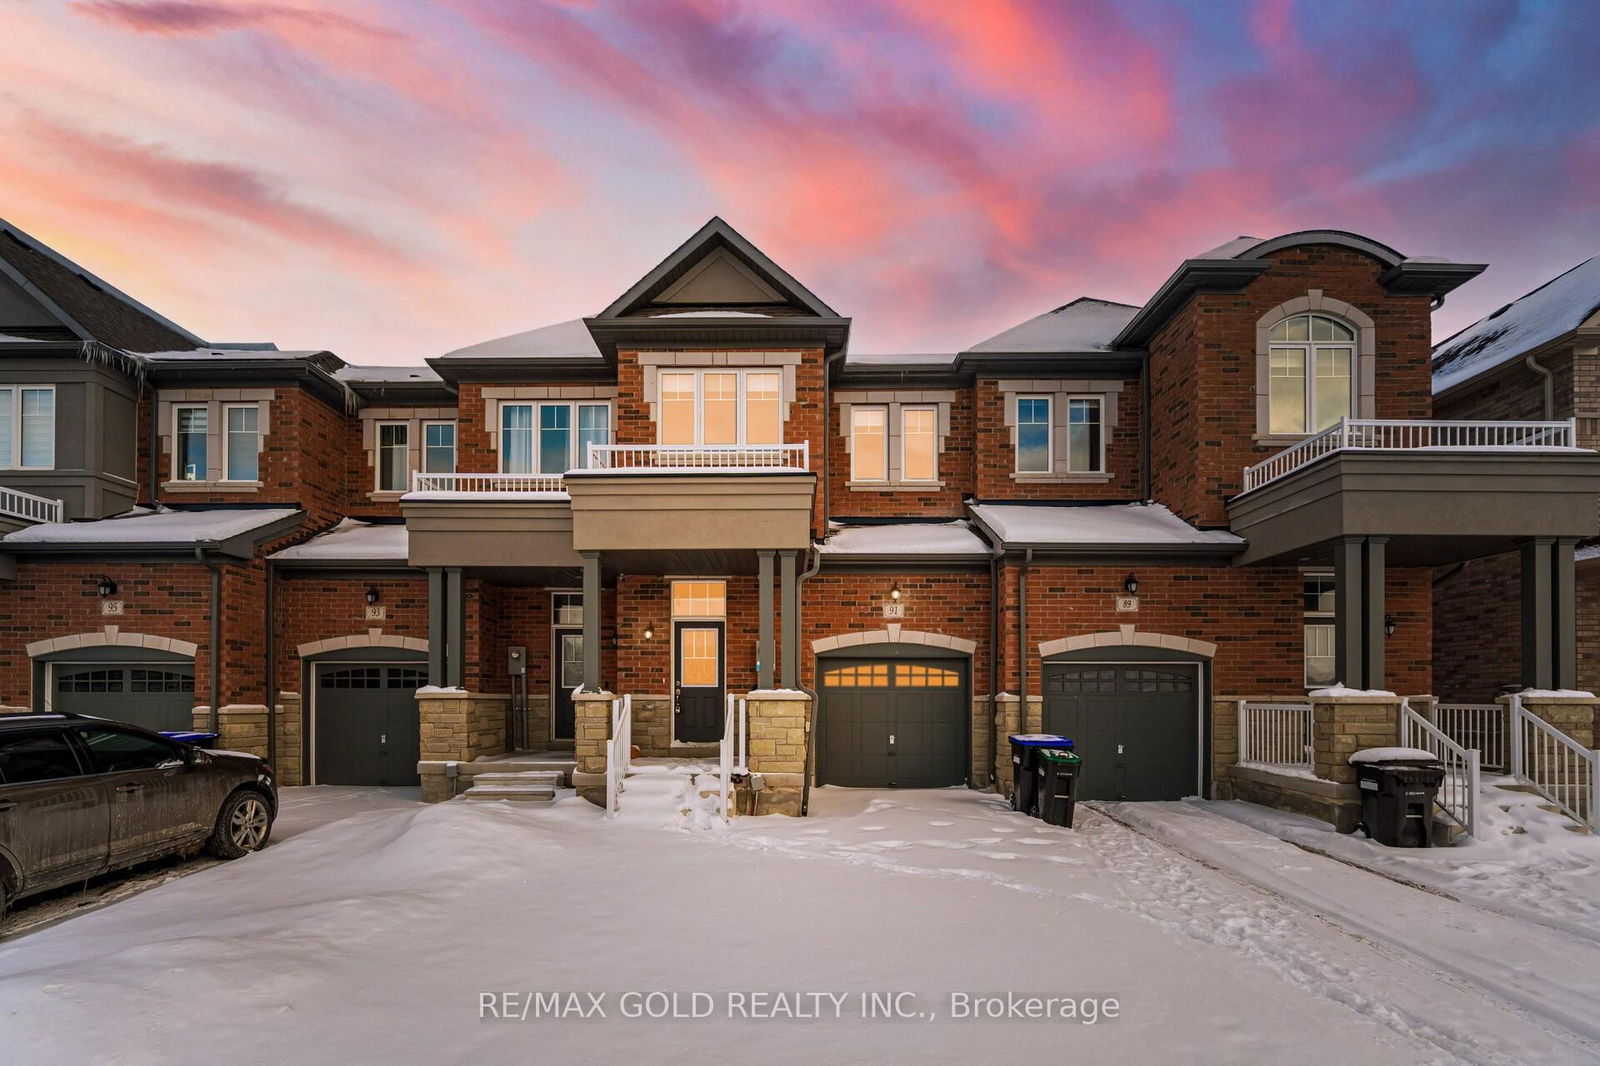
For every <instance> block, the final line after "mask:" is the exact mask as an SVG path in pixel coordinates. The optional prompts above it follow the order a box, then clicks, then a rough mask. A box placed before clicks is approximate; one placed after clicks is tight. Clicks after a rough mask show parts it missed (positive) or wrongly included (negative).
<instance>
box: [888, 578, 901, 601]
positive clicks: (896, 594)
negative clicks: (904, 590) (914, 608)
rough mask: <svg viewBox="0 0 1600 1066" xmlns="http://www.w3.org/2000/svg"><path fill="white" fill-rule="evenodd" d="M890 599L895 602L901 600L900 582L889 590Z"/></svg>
mask: <svg viewBox="0 0 1600 1066" xmlns="http://www.w3.org/2000/svg"><path fill="white" fill-rule="evenodd" d="M889 598H890V599H891V600H895V601H898V600H899V599H900V582H898V581H896V582H895V583H894V587H893V588H891V589H890V590H889Z"/></svg>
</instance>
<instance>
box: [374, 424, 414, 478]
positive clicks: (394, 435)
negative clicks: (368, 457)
mask: <svg viewBox="0 0 1600 1066" xmlns="http://www.w3.org/2000/svg"><path fill="white" fill-rule="evenodd" d="M410 474H411V427H410V425H409V424H408V423H405V422H379V423H378V491H379V492H404V491H405V489H406V481H407V479H408V478H409V477H410Z"/></svg>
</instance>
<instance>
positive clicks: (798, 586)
mask: <svg viewBox="0 0 1600 1066" xmlns="http://www.w3.org/2000/svg"><path fill="white" fill-rule="evenodd" d="M821 569H822V553H821V552H819V551H817V550H816V549H815V548H812V549H811V562H810V564H809V565H808V566H807V567H806V568H805V570H803V571H801V573H800V576H799V577H797V578H796V579H795V582H794V600H795V603H794V615H795V618H794V627H795V631H796V632H798V633H804V632H805V628H804V627H803V626H802V625H801V624H800V619H801V617H802V616H803V615H804V614H805V602H806V597H805V587H806V582H807V581H809V580H810V579H811V578H814V577H816V576H817V571H818V570H821ZM804 657H805V653H804V652H802V653H801V658H802V659H804ZM802 676H804V671H802V670H801V669H800V664H799V663H796V664H795V671H794V683H795V685H796V686H797V687H798V688H799V689H800V691H801V692H804V693H805V694H806V695H807V696H810V697H811V728H810V729H807V730H806V761H805V777H804V778H803V779H802V780H801V782H800V817H802V818H804V817H805V816H806V812H807V811H808V810H810V808H811V777H812V773H813V764H814V760H815V759H816V751H817V744H816V736H817V709H818V707H819V703H818V701H817V693H816V691H815V690H814V689H809V688H806V686H805V684H804V683H803V682H802V681H801V680H800V678H801V677H802ZM752 795H753V793H752Z"/></svg>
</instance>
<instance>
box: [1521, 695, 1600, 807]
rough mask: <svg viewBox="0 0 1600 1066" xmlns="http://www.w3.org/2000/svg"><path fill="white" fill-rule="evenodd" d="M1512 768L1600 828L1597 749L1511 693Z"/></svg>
mask: <svg viewBox="0 0 1600 1066" xmlns="http://www.w3.org/2000/svg"><path fill="white" fill-rule="evenodd" d="M1510 702H1511V772H1512V774H1513V775H1514V776H1516V777H1517V778H1518V779H1520V780H1522V781H1525V782H1527V783H1528V784H1530V785H1532V786H1533V788H1534V790H1535V791H1536V792H1538V793H1539V795H1541V796H1543V797H1544V798H1545V799H1547V800H1549V801H1550V802H1551V803H1553V804H1555V805H1556V806H1557V807H1559V808H1560V809H1561V810H1562V812H1563V813H1565V814H1567V815H1569V816H1570V817H1572V818H1574V819H1576V820H1577V821H1580V822H1582V823H1583V824H1584V825H1587V826H1588V827H1589V828H1590V829H1592V830H1594V831H1596V832H1600V751H1591V750H1590V749H1588V748H1585V747H1584V746H1583V745H1582V744H1579V743H1578V742H1577V741H1576V740H1573V739H1572V738H1571V737H1569V736H1567V735H1566V734H1565V733H1563V732H1562V731H1561V730H1559V729H1557V728H1556V727H1555V726H1553V725H1551V724H1550V723H1549V722H1546V721H1545V720H1544V719H1542V718H1540V717H1539V716H1538V715H1535V714H1530V713H1528V709H1527V708H1526V707H1524V706H1523V705H1522V697H1520V696H1512V697H1511V701H1510Z"/></svg>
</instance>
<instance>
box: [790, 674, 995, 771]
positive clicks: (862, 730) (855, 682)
mask: <svg viewBox="0 0 1600 1066" xmlns="http://www.w3.org/2000/svg"><path fill="white" fill-rule="evenodd" d="M820 681H821V687H820V689H819V691H818V695H819V696H820V697H821V698H822V716H821V718H822V746H821V747H822V750H821V753H820V754H821V765H820V766H819V767H818V769H819V771H820V775H821V780H822V781H823V783H824V784H831V785H849V786H852V787H856V788H942V787H944V786H946V785H959V784H961V783H963V782H964V781H965V780H966V777H967V772H966V761H967V749H966V736H967V717H968V713H969V708H968V702H967V686H966V663H965V662H964V661H962V660H942V659H941V660H925V659H919V660H906V659H901V660H891V661H887V662H884V661H878V660H865V659H859V660H858V659H828V660H824V662H823V664H822V671H821V678H820Z"/></svg>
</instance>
